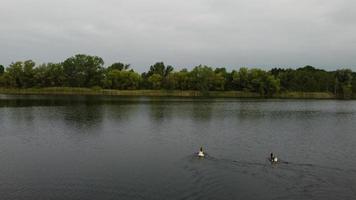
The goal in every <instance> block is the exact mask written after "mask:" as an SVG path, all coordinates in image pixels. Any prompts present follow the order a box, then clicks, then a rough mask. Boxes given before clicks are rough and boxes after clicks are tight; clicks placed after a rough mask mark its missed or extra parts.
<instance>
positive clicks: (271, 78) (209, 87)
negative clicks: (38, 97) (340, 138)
mask: <svg viewBox="0 0 356 200" xmlns="http://www.w3.org/2000/svg"><path fill="white" fill-rule="evenodd" d="M63 86H66V87H88V88H91V87H96V88H97V87H101V88H107V89H120V90H133V89H157V90H158V89H165V90H200V91H203V92H207V91H233V90H234V91H248V92H256V93H259V94H261V95H263V96H271V95H273V94H276V93H279V92H331V93H334V94H335V95H337V96H339V97H342V98H350V97H351V96H352V95H353V94H356V73H353V72H352V71H351V70H350V69H339V70H337V71H325V70H321V69H316V68H314V67H312V66H305V67H302V68H298V69H281V68H273V69H271V70H270V71H265V70H262V69H256V68H253V69H247V68H240V69H239V70H233V71H231V72H228V71H227V70H226V69H225V68H215V69H214V68H212V67H209V66H203V65H199V66H196V67H194V68H193V69H192V70H190V71H189V70H187V69H182V70H180V71H175V70H174V68H173V67H172V66H169V65H168V66H166V65H165V64H164V63H163V62H157V63H156V64H154V65H152V66H150V69H149V71H148V72H144V73H142V74H138V73H137V72H135V71H134V70H132V69H130V65H129V64H124V63H119V62H118V63H114V64H112V65H110V66H108V67H104V61H103V59H102V58H100V57H97V56H89V55H83V54H78V55H75V56H73V57H70V58H68V59H66V60H65V61H64V62H61V63H47V64H41V65H37V66H36V64H35V62H33V61H32V60H27V61H23V62H21V61H19V62H14V63H11V64H10V65H9V66H8V67H6V68H5V67H3V66H2V65H0V87H7V88H33V87H39V88H40V87H63Z"/></svg>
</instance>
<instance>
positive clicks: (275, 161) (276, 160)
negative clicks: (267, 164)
mask: <svg viewBox="0 0 356 200" xmlns="http://www.w3.org/2000/svg"><path fill="white" fill-rule="evenodd" d="M270 161H271V162H272V163H277V162H278V158H277V157H276V156H275V155H273V153H271V157H270Z"/></svg>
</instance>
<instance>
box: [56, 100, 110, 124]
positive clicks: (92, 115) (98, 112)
mask: <svg viewBox="0 0 356 200" xmlns="http://www.w3.org/2000/svg"><path fill="white" fill-rule="evenodd" d="M63 117H64V120H65V123H66V124H67V125H68V126H71V127H74V128H76V129H91V128H97V127H99V125H101V123H102V120H103V109H102V106H99V105H91V104H90V103H89V104H88V103H83V104H81V105H73V106H64V107H63Z"/></svg>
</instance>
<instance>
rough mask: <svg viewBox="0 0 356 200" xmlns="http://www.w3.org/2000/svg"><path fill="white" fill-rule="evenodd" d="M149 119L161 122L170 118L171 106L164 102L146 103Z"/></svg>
mask: <svg viewBox="0 0 356 200" xmlns="http://www.w3.org/2000/svg"><path fill="white" fill-rule="evenodd" d="M148 105H149V112H150V113H149V115H150V119H152V120H153V121H155V122H159V123H161V122H163V121H164V120H168V119H171V118H172V114H174V113H173V106H172V105H171V103H170V102H166V101H152V102H149V103H148Z"/></svg>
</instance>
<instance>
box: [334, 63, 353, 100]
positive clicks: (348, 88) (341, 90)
mask: <svg viewBox="0 0 356 200" xmlns="http://www.w3.org/2000/svg"><path fill="white" fill-rule="evenodd" d="M352 78H353V77H352V71H351V70H350V69H339V70H337V71H336V72H335V94H337V95H339V96H340V97H343V98H346V99H347V98H351V96H352Z"/></svg>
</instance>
